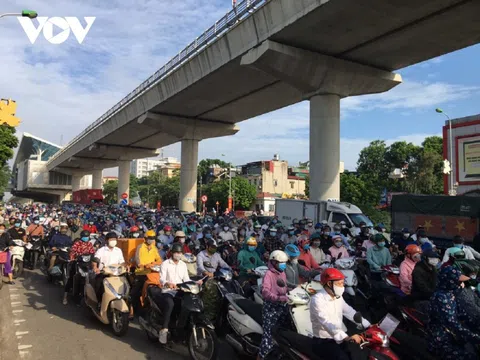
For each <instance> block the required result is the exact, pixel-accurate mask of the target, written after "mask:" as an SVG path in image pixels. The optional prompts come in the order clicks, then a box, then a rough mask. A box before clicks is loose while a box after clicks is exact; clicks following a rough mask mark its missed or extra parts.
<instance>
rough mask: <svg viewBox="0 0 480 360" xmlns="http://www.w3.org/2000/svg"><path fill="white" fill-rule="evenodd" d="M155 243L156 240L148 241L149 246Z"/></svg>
mask: <svg viewBox="0 0 480 360" xmlns="http://www.w3.org/2000/svg"><path fill="white" fill-rule="evenodd" d="M154 242H155V239H147V244H148V245H152V244H153V243H154Z"/></svg>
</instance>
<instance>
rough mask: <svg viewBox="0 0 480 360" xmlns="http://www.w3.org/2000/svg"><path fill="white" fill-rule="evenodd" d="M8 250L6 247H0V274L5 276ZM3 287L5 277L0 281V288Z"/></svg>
mask: <svg viewBox="0 0 480 360" xmlns="http://www.w3.org/2000/svg"><path fill="white" fill-rule="evenodd" d="M7 251H8V248H6V249H0V274H1V275H2V276H3V274H4V270H5V263H6V262H7ZM2 287H3V279H2V281H0V289H1V288H2Z"/></svg>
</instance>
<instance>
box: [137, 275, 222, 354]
mask: <svg viewBox="0 0 480 360" xmlns="http://www.w3.org/2000/svg"><path fill="white" fill-rule="evenodd" d="M151 270H152V271H156V272H159V271H160V266H153V267H152V268H151ZM203 279H206V277H205V278H203ZM152 288H153V287H149V288H148V289H147V304H146V312H145V314H144V315H142V316H140V317H139V323H140V326H141V327H142V329H143V330H144V331H145V332H146V334H147V337H148V339H149V340H150V341H152V342H156V341H158V338H159V334H160V330H161V325H160V324H161V323H162V317H163V314H162V310H161V309H160V307H159V306H158V305H157V303H156V302H155V295H154V293H153V292H152ZM201 290H202V289H201V285H199V284H198V283H197V282H194V281H188V282H184V283H181V284H178V285H177V291H178V293H177V295H176V296H179V297H180V299H181V305H180V313H179V314H172V316H174V315H178V316H177V317H176V319H175V325H174V328H173V329H170V330H172V331H171V334H172V337H173V340H174V341H179V342H180V341H185V339H187V340H186V343H187V347H188V351H189V353H190V356H191V358H192V359H195V360H199V359H206V360H213V359H216V358H217V352H218V341H217V336H216V334H215V327H214V326H213V324H211V323H210V321H209V320H208V319H207V318H206V317H205V316H204V315H203V302H202V300H201V298H200V296H199V294H200V292H201Z"/></svg>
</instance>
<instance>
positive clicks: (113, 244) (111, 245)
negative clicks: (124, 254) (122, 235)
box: [108, 240, 117, 248]
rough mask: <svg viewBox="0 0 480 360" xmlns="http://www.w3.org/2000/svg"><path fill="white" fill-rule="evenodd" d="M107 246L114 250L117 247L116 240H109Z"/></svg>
mask: <svg viewBox="0 0 480 360" xmlns="http://www.w3.org/2000/svg"><path fill="white" fill-rule="evenodd" d="M108 246H109V247H111V248H114V247H115V246H117V240H109V241H108Z"/></svg>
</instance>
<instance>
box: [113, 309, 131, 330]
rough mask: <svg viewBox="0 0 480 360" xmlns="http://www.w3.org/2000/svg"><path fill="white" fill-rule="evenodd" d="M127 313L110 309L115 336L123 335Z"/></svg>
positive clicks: (126, 323) (126, 324)
mask: <svg viewBox="0 0 480 360" xmlns="http://www.w3.org/2000/svg"><path fill="white" fill-rule="evenodd" d="M128 315H129V314H128V313H124V312H121V311H120V310H117V309H113V311H112V330H113V333H114V334H115V336H123V335H125V334H126V333H127V330H128V322H129V320H128Z"/></svg>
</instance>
